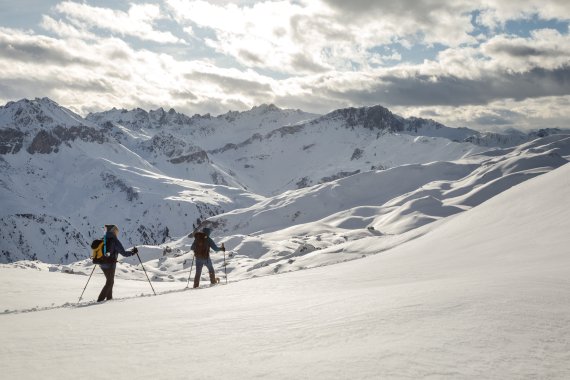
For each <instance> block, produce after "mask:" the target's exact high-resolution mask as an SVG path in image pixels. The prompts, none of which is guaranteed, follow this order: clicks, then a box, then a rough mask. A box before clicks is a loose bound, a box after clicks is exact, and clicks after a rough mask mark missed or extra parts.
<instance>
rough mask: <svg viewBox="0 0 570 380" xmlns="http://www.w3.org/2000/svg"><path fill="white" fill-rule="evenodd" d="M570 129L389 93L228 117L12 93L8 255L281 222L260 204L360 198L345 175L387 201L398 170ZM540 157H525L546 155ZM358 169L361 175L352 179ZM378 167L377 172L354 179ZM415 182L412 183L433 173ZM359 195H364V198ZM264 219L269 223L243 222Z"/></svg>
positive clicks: (68, 257)
mask: <svg viewBox="0 0 570 380" xmlns="http://www.w3.org/2000/svg"><path fill="white" fill-rule="evenodd" d="M565 133H567V131H563V130H559V129H547V130H539V131H535V132H531V133H522V132H518V131H510V132H508V133H505V134H498V133H481V132H478V131H475V130H471V129H468V128H450V127H446V126H444V125H443V124H440V123H438V122H436V121H433V120H429V119H421V118H414V117H412V118H403V117H401V116H398V115H395V114H393V113H392V112H391V111H390V110H388V109H387V108H384V107H382V106H373V107H362V108H345V109H339V110H335V111H333V112H331V113H329V114H326V115H315V114H311V113H307V112H303V111H301V110H290V109H280V108H278V107H276V106H275V105H271V104H270V105H267V104H264V105H261V106H258V107H253V108H252V109H251V110H249V111H245V112H228V113H226V114H223V115H219V116H211V115H209V114H207V115H194V116H187V115H184V114H182V113H178V112H176V111H175V110H174V109H170V110H168V111H165V110H163V109H162V108H159V109H157V110H154V111H149V112H147V111H145V110H142V109H134V110H130V111H128V110H118V109H112V110H109V111H105V112H100V113H92V114H89V115H87V116H86V117H85V118H83V117H81V116H80V115H77V114H75V113H74V112H72V111H70V110H68V109H66V108H64V107H61V106H60V105H58V104H57V103H55V102H54V101H52V100H50V99H48V98H42V99H34V100H27V99H24V100H20V101H17V102H9V103H7V104H6V105H5V106H3V107H0V199H1V200H2V211H1V212H0V227H1V230H2V231H1V233H0V239H1V242H2V243H0V262H10V261H15V260H20V259H40V260H42V261H45V262H53V263H69V262H72V261H76V260H78V259H83V258H85V255H86V248H85V247H86V246H87V243H88V242H89V241H90V240H91V239H92V238H93V237H95V236H99V235H100V234H101V226H102V225H103V224H104V223H115V224H118V225H119V226H120V227H121V231H122V232H121V233H122V235H123V239H124V240H125V243H126V244H130V245H132V244H148V245H158V244H162V243H165V242H169V241H171V240H172V239H173V238H177V237H181V236H184V235H186V234H188V233H189V232H191V231H192V230H193V228H195V227H196V226H198V225H199V224H201V223H202V222H203V221H204V220H206V219H209V218H211V220H212V221H213V220H219V221H221V220H223V221H224V223H225V224H224V226H225V227H224V231H225V233H228V234H230V233H231V232H232V231H236V232H237V231H238V230H240V231H241V230H243V225H244V224H243V223H249V225H253V224H255V223H253V224H252V222H251V221H245V222H244V220H243V218H245V219H247V220H249V219H251V220H253V219H256V220H258V221H259V220H264V223H267V224H271V223H273V222H274V221H273V220H265V219H259V217H256V215H257V213H262V214H263V213H266V214H267V215H269V214H271V213H273V212H274V211H269V210H265V208H264V206H262V205H263V204H268V205H270V204H273V203H272V202H277V200H278V199H279V202H285V203H286V204H295V202H296V201H295V199H297V198H298V197H299V196H300V195H299V194H313V196H314V197H315V200H314V202H308V203H307V205H309V204H311V203H314V204H319V202H320V201H318V200H322V199H326V197H327V196H331V197H332V198H331V199H330V200H329V203H327V204H323V205H322V209H321V211H322V212H320V213H318V215H319V218H321V217H326V216H330V215H332V214H334V213H337V212H340V211H342V210H346V209H345V208H343V207H345V206H346V205H348V204H352V203H354V202H352V203H351V202H350V201H349V200H343V202H344V203H342V204H340V205H339V204H336V205H334V206H333V205H331V204H332V203H334V202H335V199H340V198H335V197H336V196H334V195H333V194H335V192H336V191H337V190H333V189H339V186H340V188H342V189H344V190H342V191H343V192H344V191H348V193H349V194H350V191H355V192H356V193H358V194H361V193H362V191H364V192H367V193H368V194H369V196H367V197H365V198H367V199H369V200H370V201H369V202H373V201H372V200H373V199H376V196H375V195H374V194H376V193H378V192H380V193H382V192H383V191H384V190H383V187H384V186H385V184H384V182H377V181H376V179H378V180H379V179H380V178H384V177H385V176H386V175H388V174H382V172H383V171H387V170H388V169H396V168H399V167H401V166H403V165H420V166H419V167H423V166H421V165H426V164H429V163H433V162H442V164H440V166H427V167H429V168H430V170H432V169H433V168H436V169H433V170H435V171H436V172H438V173H440V174H437V175H434V176H433V178H432V177H429V178H432V179H434V180H435V179H438V178H439V179H446V180H451V179H452V178H453V180H460V179H461V178H462V177H464V176H468V175H469V173H471V171H472V170H477V167H478V165H480V164H481V162H482V161H484V160H482V159H481V158H480V157H482V156H477V155H478V154H481V153H483V152H486V151H489V152H488V153H485V154H486V155H487V157H488V156H495V155H497V156H501V157H503V156H504V157H507V156H506V155H509V154H512V152H513V151H514V150H515V147H516V146H519V145H520V144H524V143H527V142H530V141H533V140H535V139H537V138H547V137H550V138H551V139H553V141H558V140H563V141H565V140H564V136H565ZM543 145H544V144H542V145H540V146H543ZM470 157H471V158H470ZM472 157H478V158H472ZM457 160H462V164H461V168H462V169H461V170H459V171H458V172H457V174H453V175H451V177H449V175H448V174H449V173H451V172H453V173H455V172H454V170H451V168H453V167H457V164H456V163H455V164H449V163H450V162H456V161H457ZM535 161H536V162H537V163H536V165H538V163H539V161H540V160H535ZM550 161H551V162H550ZM550 161H549V162H548V163H547V164H545V163H544V162H542V161H540V162H542V165H546V166H544V167H548V168H554V167H557V166H560V165H561V164H562V163H564V162H565V158H562V156H557V157H553V158H551V159H550ZM443 162H445V164H443ZM533 162H534V161H533ZM450 165H451V166H450ZM533 165H534V166H533ZM533 165H531V167H529V168H526V169H525V170H534V169H537V168H538V166H536V165H535V164H533ZM397 170H399V171H398V173H400V174H399V176H400V177H398V176H396V177H394V179H393V181H406V180H407V179H406V178H408V177H410V176H412V177H413V176H414V174H413V173H414V169H412V167H408V168H407V169H397ZM449 170H451V172H449ZM440 171H441V172H440ZM391 173H392V172H391ZM500 173H501V176H502V175H506V174H508V173H507V172H504V171H500ZM356 175H359V176H356ZM494 175H496V174H494ZM350 176H355V177H354V179H347V180H342V179H343V178H346V177H350ZM488 176H491V175H490V174H489V175H488ZM368 177H370V178H371V181H368V180H366V181H365V184H363V185H359V184H358V182H354V180H355V179H356V178H368ZM398 178H399V179H398ZM413 183H414V185H413V186H412V187H406V186H404V187H402V188H401V190H399V191H406V192H407V191H412V190H414V189H415V187H414V186H419V183H416V182H413ZM380 184H382V185H380ZM426 184H427V183H426ZM359 186H367V187H366V188H364V189H363V188H358V187H359ZM450 186H453V185H450ZM356 188H358V190H356ZM303 189H306V190H307V191H309V193H306V192H305V191H304V190H303ZM348 189H353V190H350V191H349V190H348ZM302 190H303V191H302ZM326 194H329V195H326ZM392 195H393V196H397V195H403V193H402V194H400V193H397V192H396V193H393V194H392ZM303 196H305V195H303ZM361 196H362V194H361V195H359V197H361ZM359 199H360V198H359ZM377 199H384V198H382V197H379V198H377ZM390 199H392V198H390ZM428 199H429V198H428ZM438 199H440V198H438ZM388 200H389V199H388ZM264 202H265V203H264ZM347 202H348V203H347ZM359 202H360V201H358V202H356V203H354V204H355V205H358V206H362V205H363V204H361V203H359ZM422 202H423V203H425V202H427V201H422ZM434 202H436V203H437V201H434ZM303 204H305V203H303ZM307 205H305V206H303V207H308V206H307ZM373 206H381V204H374V205H373ZM463 206H464V205H463ZM410 207H411V206H410ZM450 207H451V206H450ZM453 207H459V208H461V207H462V205H461V204H457V205H453ZM248 209H249V210H257V211H255V212H254V211H251V212H250V211H247V210H248ZM273 209H274V208H271V210H273ZM240 210H241V211H240ZM264 210H265V211H264ZM297 212H300V214H299V215H297V217H294V216H295V215H296V213H297ZM226 213H231V214H230V215H242V217H240V218H242V219H240V220H241V222H239V223H238V222H231V223H230V222H229V221H230V220H234V218H235V217H234V216H228V217H223V218H221V219H220V218H217V219H216V218H212V217H214V216H217V215H221V214H226ZM244 215H247V217H245V216H244ZM302 215H305V216H306V214H305V213H304V212H303V211H302V210H301V209H295V210H290V212H289V211H288V213H287V215H286V217H285V219H283V216H279V217H276V219H275V220H281V222H279V223H277V222H275V223H277V224H275V226H276V227H275V228H277V227H278V228H279V229H283V228H289V227H292V226H294V225H296V224H297V223H299V222H301V221H304V222H306V221H308V220H309V219H310V220H314V218H312V219H311V218H309V219H306V218H305V217H303V216H302ZM283 220H286V221H287V222H283ZM232 223H233V224H232ZM283 223H284V224H283ZM230 224H231V225H233V227H231V228H230V227H229V226H230ZM258 229H264V228H262V226H258V227H255V228H253V227H252V228H249V229H248V228H246V229H245V230H243V231H242V232H244V233H245V231H247V233H254V232H255V231H257V230H258ZM220 231H221V230H220ZM240 233H241V232H240ZM228 236H229V235H228Z"/></svg>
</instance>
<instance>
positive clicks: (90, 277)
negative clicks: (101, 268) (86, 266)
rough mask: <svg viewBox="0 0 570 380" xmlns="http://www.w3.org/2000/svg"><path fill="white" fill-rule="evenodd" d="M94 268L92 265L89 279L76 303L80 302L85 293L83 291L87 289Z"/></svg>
mask: <svg viewBox="0 0 570 380" xmlns="http://www.w3.org/2000/svg"><path fill="white" fill-rule="evenodd" d="M95 268H97V266H96V265H93V270H92V271H91V274H90V275H89V279H88V280H87V284H85V287H84V288H83V291H82V292H81V295H80V296H79V300H78V301H77V303H79V302H81V299H82V298H83V293H85V289H87V285H89V281H91V276H93V272H95Z"/></svg>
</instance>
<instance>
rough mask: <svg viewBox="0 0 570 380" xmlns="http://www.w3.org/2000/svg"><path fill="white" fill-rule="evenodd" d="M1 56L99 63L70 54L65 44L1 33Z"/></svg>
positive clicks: (93, 64)
mask: <svg viewBox="0 0 570 380" xmlns="http://www.w3.org/2000/svg"><path fill="white" fill-rule="evenodd" d="M0 56H1V57H4V58H8V59H11V60H14V61H23V62H30V61H37V62H42V63H56V64H72V63H77V64H81V65H83V66H96V65H97V63H96V62H94V61H90V60H88V59H85V58H79V57H74V56H72V55H70V54H69V53H68V52H67V51H66V50H65V49H64V48H63V46H57V45H56V44H51V43H49V42H47V41H43V40H40V39H35V40H28V41H21V40H10V39H9V38H6V37H5V36H1V35H0Z"/></svg>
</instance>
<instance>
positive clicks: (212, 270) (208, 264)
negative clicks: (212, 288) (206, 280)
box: [206, 258, 217, 284]
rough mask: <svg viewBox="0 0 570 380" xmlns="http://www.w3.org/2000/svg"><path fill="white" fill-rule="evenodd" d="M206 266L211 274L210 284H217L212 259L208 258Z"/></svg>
mask: <svg viewBox="0 0 570 380" xmlns="http://www.w3.org/2000/svg"><path fill="white" fill-rule="evenodd" d="M206 266H207V267H208V272H209V273H210V283H211V284H217V282H216V272H215V271H214V264H212V259H210V258H208V260H207V261H206Z"/></svg>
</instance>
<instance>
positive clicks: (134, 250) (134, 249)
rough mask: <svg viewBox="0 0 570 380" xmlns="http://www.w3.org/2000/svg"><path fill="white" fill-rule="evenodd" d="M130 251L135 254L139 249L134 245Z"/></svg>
mask: <svg viewBox="0 0 570 380" xmlns="http://www.w3.org/2000/svg"><path fill="white" fill-rule="evenodd" d="M132 252H133V253H134V254H135V255H136V254H137V253H139V250H138V249H137V247H134V248H133V250H132Z"/></svg>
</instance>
